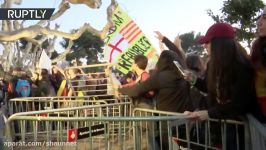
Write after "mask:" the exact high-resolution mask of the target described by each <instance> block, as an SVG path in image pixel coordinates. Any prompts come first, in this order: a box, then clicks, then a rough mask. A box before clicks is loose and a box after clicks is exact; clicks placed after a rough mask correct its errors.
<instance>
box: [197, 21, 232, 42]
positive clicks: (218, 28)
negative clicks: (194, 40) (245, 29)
mask: <svg viewBox="0 0 266 150" xmlns="http://www.w3.org/2000/svg"><path fill="white" fill-rule="evenodd" d="M235 34H236V32H235V29H234V28H233V27H232V26H231V25H229V24H227V23H216V24H214V25H212V26H211V27H210V28H209V29H208V31H207V32H206V34H205V36H202V37H200V38H199V40H198V42H199V43H200V44H204V43H208V42H210V40H211V39H213V38H220V37H227V38H234V37H235Z"/></svg>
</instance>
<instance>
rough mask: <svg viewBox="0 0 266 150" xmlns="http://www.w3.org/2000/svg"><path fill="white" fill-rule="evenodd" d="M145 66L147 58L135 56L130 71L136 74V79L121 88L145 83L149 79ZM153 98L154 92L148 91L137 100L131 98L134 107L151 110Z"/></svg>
mask: <svg viewBox="0 0 266 150" xmlns="http://www.w3.org/2000/svg"><path fill="white" fill-rule="evenodd" d="M147 64H148V58H147V57H146V56H144V55H136V56H135V57H134V63H133V65H132V70H133V71H134V72H135V73H136V74H137V77H138V78H137V79H136V80H135V81H132V82H130V83H128V84H124V85H122V87H131V86H134V85H136V84H138V83H141V82H144V81H146V80H147V79H148V78H149V77H150V75H149V73H148V72H146V71H145V69H146V67H147ZM153 97H154V92H153V91H148V92H147V93H143V94H142V95H140V96H138V97H137V98H133V104H134V107H140V108H148V109H153V107H154V106H153Z"/></svg>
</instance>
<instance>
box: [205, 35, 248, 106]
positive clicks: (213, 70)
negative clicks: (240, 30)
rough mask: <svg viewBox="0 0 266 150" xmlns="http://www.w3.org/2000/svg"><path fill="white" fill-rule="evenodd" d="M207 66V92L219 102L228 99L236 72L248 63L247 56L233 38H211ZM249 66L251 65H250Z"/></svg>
mask: <svg viewBox="0 0 266 150" xmlns="http://www.w3.org/2000/svg"><path fill="white" fill-rule="evenodd" d="M210 55H211V57H210V61H209V68H208V92H209V95H210V96H211V97H212V98H217V97H218V98H219V100H220V101H221V102H225V101H227V100H230V97H231V94H232V93H231V91H232V88H233V84H234V81H235V80H236V76H235V74H236V72H237V71H239V70H241V69H237V68H244V67H245V66H247V65H248V64H249V61H248V58H247V57H246V55H245V54H244V53H243V50H241V48H240V47H239V45H238V43H237V42H236V41H235V40H234V39H233V38H214V39H212V40H211V54H210ZM250 66H251V65H250Z"/></svg>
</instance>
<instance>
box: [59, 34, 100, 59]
mask: <svg viewBox="0 0 266 150" xmlns="http://www.w3.org/2000/svg"><path fill="white" fill-rule="evenodd" d="M73 42H74V44H73V46H72V48H71V52H70V53H69V54H67V55H66V60H67V61H71V60H74V59H76V60H79V59H80V58H86V59H87V64H96V63H100V62H99V59H98V57H100V56H102V55H101V53H103V48H102V47H103V45H104V42H103V41H102V40H101V39H100V38H99V37H97V36H95V35H93V34H92V33H90V32H84V33H83V34H82V35H81V36H80V38H78V39H77V40H74V41H73ZM68 43H69V40H68V39H64V40H63V41H62V42H60V44H61V45H62V46H63V47H64V48H66V47H67V45H68Z"/></svg>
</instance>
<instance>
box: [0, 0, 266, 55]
mask: <svg viewBox="0 0 266 150" xmlns="http://www.w3.org/2000/svg"><path fill="white" fill-rule="evenodd" d="M3 1H4V0H0V2H1V3H3ZM265 1H266V0H264V2H265ZM110 2H111V0H102V6H101V7H100V8H99V9H91V8H89V7H87V6H86V5H70V9H69V10H67V12H65V13H64V14H63V15H62V16H61V17H60V18H58V19H57V20H56V21H54V22H53V23H57V24H59V25H60V28H59V30H60V31H64V32H69V31H70V30H71V29H77V28H79V27H81V26H82V25H83V24H84V23H86V22H87V23H90V24H91V26H93V27H94V28H96V29H99V30H101V29H102V28H103V27H104V25H105V24H106V22H107V20H106V8H107V7H108V5H109V4H110ZM117 2H118V4H119V5H120V6H121V7H122V9H124V11H126V12H127V13H128V15H129V16H130V17H131V18H132V19H133V20H134V21H135V22H136V23H137V25H139V27H140V29H141V30H142V31H143V32H144V34H145V35H146V36H147V37H148V39H149V40H150V41H151V43H152V44H153V45H154V46H155V48H158V41H157V39H156V38H155V34H154V31H160V32H161V33H162V34H163V35H165V36H166V37H168V38H169V39H170V40H173V39H174V37H175V36H176V35H178V34H183V33H187V32H190V31H195V32H196V33H198V32H201V33H202V34H205V32H206V30H207V29H208V27H209V26H211V25H212V24H213V23H214V21H213V20H212V19H211V17H209V16H208V15H207V12H206V10H207V9H211V10H212V11H213V12H214V14H220V9H221V8H222V6H223V0H117ZM60 3H61V0H23V1H22V4H21V5H19V6H15V5H14V7H23V8H56V10H57V8H58V6H59V4H60ZM32 23H33V22H30V21H28V23H27V24H32ZM53 23H52V24H53ZM60 40H61V38H59V39H58V40H57V44H56V50H57V51H59V52H62V51H63V48H62V47H61V46H60V44H59V42H60Z"/></svg>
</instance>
